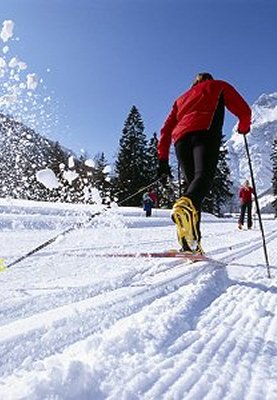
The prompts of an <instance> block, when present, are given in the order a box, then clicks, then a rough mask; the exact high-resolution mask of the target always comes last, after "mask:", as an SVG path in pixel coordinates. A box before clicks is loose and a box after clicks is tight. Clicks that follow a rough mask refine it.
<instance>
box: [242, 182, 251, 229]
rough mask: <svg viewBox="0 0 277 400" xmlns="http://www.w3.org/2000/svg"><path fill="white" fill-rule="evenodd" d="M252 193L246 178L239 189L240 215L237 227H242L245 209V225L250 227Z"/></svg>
mask: <svg viewBox="0 0 277 400" xmlns="http://www.w3.org/2000/svg"><path fill="white" fill-rule="evenodd" d="M252 193H253V188H252V187H251V186H250V183H249V181H248V180H246V181H245V182H244V184H243V186H242V187H241V188H240V191H239V198H240V204H241V209H240V217H239V226H238V228H239V229H242V228H243V224H244V217H245V212H246V211H247V227H248V229H251V228H252Z"/></svg>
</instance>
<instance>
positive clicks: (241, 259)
mask: <svg viewBox="0 0 277 400" xmlns="http://www.w3.org/2000/svg"><path fill="white" fill-rule="evenodd" d="M99 209H101V206H100V205H99V204H98V205H96V206H87V205H70V204H62V203H52V204H51V203H44V202H31V201H18V200H7V199H5V200H0V213H1V214H0V226H1V230H0V256H1V257H2V258H4V260H5V262H6V264H8V263H10V262H12V261H13V260H15V259H17V258H18V257H20V256H22V255H23V254H25V253H27V252H29V251H30V250H31V249H33V248H35V247H36V246H38V245H40V244H41V243H43V242H44V241H46V240H48V239H49V238H52V237H55V236H56V235H59V233H62V232H63V231H64V230H65V229H67V228H68V227H70V226H72V224H74V223H77V222H80V221H87V218H88V217H89V215H90V213H93V212H95V211H97V210H99ZM263 223H264V228H265V233H266V239H267V248H268V252H269V258H270V267H271V273H272V278H271V279H268V278H267V271H266V267H265V264H264V254H263V251H262V243H261V235H260V232H259V229H258V223H257V221H255V224H254V228H253V229H252V230H250V231H249V230H243V231H241V232H240V231H238V230H237V218H236V217H231V218H225V219H217V218H215V217H214V216H211V215H208V214H204V215H203V223H202V234H203V246H204V248H205V250H206V251H207V254H208V255H209V256H210V257H212V258H213V259H214V260H217V261H220V263H218V262H198V263H195V264H187V263H185V262H184V261H182V260H180V259H147V258H139V257H137V258H136V257H134V258H117V257H107V256H105V254H107V253H128V252H139V251H143V252H147V251H162V250H165V249H170V248H176V237H175V227H174V226H173V224H172V222H171V220H170V211H169V210H154V212H153V216H152V217H151V218H146V217H145V213H144V212H143V211H142V210H141V209H139V208H131V207H117V206H116V205H113V207H112V208H111V209H110V210H107V211H103V212H102V215H100V216H98V217H96V218H94V219H92V220H91V222H90V223H87V224H86V225H85V227H83V228H82V229H78V230H75V231H72V232H70V233H69V234H67V235H62V234H61V235H60V236H59V240H57V241H56V242H55V243H53V244H52V245H50V246H48V247H46V248H44V249H42V250H41V251H40V252H37V253H36V254H34V255H32V256H30V257H29V258H27V259H25V260H24V261H22V262H20V263H18V264H17V265H14V266H12V267H11V268H9V269H7V270H5V271H3V272H1V273H0V285H1V294H0V296H1V297H0V299H1V300H0V310H1V313H0V398H1V399H2V398H3V399H5V400H17V399H28V400H30V399H31V400H32V399H59V400H60V399H78V400H83V399H93V400H103V399H114V400H115V399H116V400H118V399H120V400H121V399H124V400H133V399H147V400H150V399H151V400H153V399H155V400H156V399H157V400H160V399H167V400H172V399H185V400H187V399H191V400H198V399H208V400H215V399H216V400H222V399H228V400H231V399H232V400H233V399H237V400H241V399H248V400H251V399H255V400H257V399H261V400H264V399H268V400H271V399H272V400H273V399H275V398H277V379H276V378H277V338H276V332H277V316H276V309H277V289H276V287H277V278H276V268H277V263H276V252H277V232H276V221H275V220H274V219H273V217H271V216H270V215H266V216H264V220H263Z"/></svg>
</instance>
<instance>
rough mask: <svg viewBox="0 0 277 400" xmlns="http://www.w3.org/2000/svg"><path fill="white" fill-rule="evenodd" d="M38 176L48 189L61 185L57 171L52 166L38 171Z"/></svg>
mask: <svg viewBox="0 0 277 400" xmlns="http://www.w3.org/2000/svg"><path fill="white" fill-rule="evenodd" d="M36 178H37V180H38V181H39V182H40V183H42V184H43V185H44V186H45V187H46V188H47V189H56V188H58V187H59V185H60V184H59V181H58V179H57V177H56V175H55V173H54V172H53V171H52V170H51V169H50V168H46V169H42V170H40V171H38V172H37V173H36Z"/></svg>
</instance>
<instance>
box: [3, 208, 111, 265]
mask: <svg viewBox="0 0 277 400" xmlns="http://www.w3.org/2000/svg"><path fill="white" fill-rule="evenodd" d="M103 211H104V210H102V211H98V212H95V213H94V214H92V215H90V217H89V218H88V219H87V221H85V222H78V223H77V224H74V225H72V226H70V227H69V228H67V229H65V230H64V231H63V232H61V233H59V234H58V235H56V236H54V237H52V238H50V239H48V240H46V242H43V243H41V244H40V245H39V246H37V247H35V248H34V249H33V250H31V251H29V252H28V253H26V254H24V255H23V256H21V257H19V258H17V259H16V260H14V261H12V262H11V263H9V264H8V265H4V262H3V261H2V263H0V271H4V270H5V269H6V268H10V267H12V266H13V265H15V264H18V263H19V262H21V261H23V260H25V259H26V258H28V257H30V256H32V255H33V254H35V253H37V252H38V251H39V250H42V249H44V248H45V247H47V246H49V245H50V244H52V243H54V242H55V241H56V240H57V239H58V238H60V237H62V236H64V235H65V234H67V233H69V232H71V231H73V230H75V229H78V228H81V227H83V226H85V225H86V224H87V223H88V222H90V220H91V219H93V218H95V217H97V216H98V215H100V214H101V213H102V212H103Z"/></svg>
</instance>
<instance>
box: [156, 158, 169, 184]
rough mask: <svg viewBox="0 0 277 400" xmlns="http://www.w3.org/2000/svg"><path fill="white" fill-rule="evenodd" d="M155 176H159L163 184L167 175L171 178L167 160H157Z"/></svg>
mask: <svg viewBox="0 0 277 400" xmlns="http://www.w3.org/2000/svg"><path fill="white" fill-rule="evenodd" d="M157 177H158V178H161V182H162V184H163V185H164V184H166V182H167V178H168V177H169V178H173V176H172V174H171V171H170V166H169V164H168V160H159V165H158V171H157Z"/></svg>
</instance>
